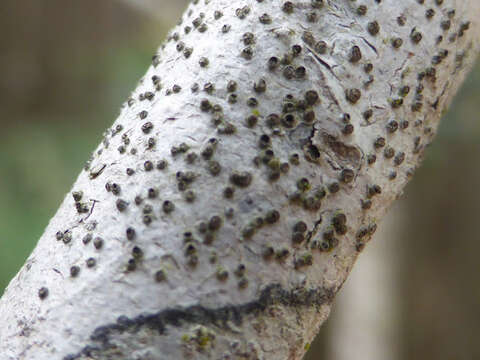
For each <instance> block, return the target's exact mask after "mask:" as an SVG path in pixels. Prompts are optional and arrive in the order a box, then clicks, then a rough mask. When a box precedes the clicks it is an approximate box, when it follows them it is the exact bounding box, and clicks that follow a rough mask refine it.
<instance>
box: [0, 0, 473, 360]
mask: <svg viewBox="0 0 480 360" xmlns="http://www.w3.org/2000/svg"><path fill="white" fill-rule="evenodd" d="M421 2H422V1H417V0H404V1H389V0H384V1H378V0H363V1H350V0H336V1H333V0H324V1H310V0H309V1H294V2H293V4H292V5H293V6H292V8H291V9H290V8H289V7H288V3H289V2H284V1H274V0H264V1H254V0H242V1H236V2H231V1H227V0H211V1H207V0H205V1H204V0H202V1H194V3H193V4H192V5H190V6H189V8H188V9H187V11H186V13H185V15H184V16H183V19H182V23H181V24H180V25H179V26H178V27H177V28H175V29H174V30H172V32H171V33H170V36H169V38H168V41H167V42H166V43H165V44H164V45H163V46H162V47H161V49H160V50H159V51H158V55H157V56H155V57H154V63H153V66H152V67H151V68H150V69H149V70H148V71H147V73H146V75H145V77H144V78H143V79H142V81H141V82H140V84H139V86H138V88H137V89H136V90H135V91H134V93H133V94H132V96H131V99H129V101H128V102H127V103H126V104H125V106H124V107H123V109H122V111H121V113H120V116H119V117H118V119H117V120H116V121H115V123H114V124H113V126H112V128H111V129H109V130H108V131H107V132H106V134H105V139H104V141H103V142H102V144H101V145H100V146H99V147H98V148H97V149H96V150H95V152H94V153H93V155H92V157H91V160H90V161H89V163H88V164H87V166H86V168H85V170H84V171H82V173H81V174H80V176H79V178H78V180H77V181H76V183H75V184H74V185H73V188H72V193H70V194H68V195H67V196H66V198H65V200H64V202H63V204H62V205H61V206H60V208H59V210H58V212H57V214H56V215H55V216H54V218H53V219H52V220H51V221H50V223H49V225H48V227H47V228H46V230H45V233H44V235H43V236H42V237H41V239H40V240H39V242H38V245H37V247H36V248H35V250H34V251H33V253H32V254H31V256H30V257H29V259H28V260H27V262H26V264H25V266H24V267H23V268H22V269H21V270H20V272H19V273H18V274H17V275H16V277H15V278H14V279H13V280H12V281H11V283H10V285H9V286H8V288H7V290H6V291H5V294H4V295H3V297H2V299H1V300H0V322H1V324H2V326H1V327H0V354H1V359H2V360H3V359H15V360H18V359H40V360H41V359H70V360H72V359H92V358H93V359H181V358H189V357H190V358H195V359H292V360H293V359H301V358H302V356H303V354H304V353H305V351H306V349H308V347H309V343H310V342H311V341H312V339H313V337H314V336H315V334H316V333H317V332H318V329H319V327H320V326H321V324H322V323H323V322H324V321H325V319H326V318H327V316H328V313H329V309H330V305H331V302H332V300H333V298H334V296H335V294H336V293H337V291H338V290H339V289H340V288H341V286H342V284H343V282H344V281H345V278H346V277H347V275H348V273H349V271H350V269H351V267H352V266H353V264H354V262H355V259H356V257H357V255H358V253H359V252H360V251H361V249H362V248H363V246H364V244H365V243H366V242H367V241H368V239H369V238H370V237H371V235H372V234H373V232H374V230H375V228H376V224H377V222H378V221H379V220H380V219H381V218H382V217H383V216H384V214H385V212H386V210H387V209H388V207H389V206H390V204H391V203H392V201H393V200H395V199H396V198H397V197H398V196H400V195H401V193H402V189H403V188H404V186H405V184H406V183H407V181H408V180H409V179H410V177H411V176H412V174H413V172H414V169H415V168H416V167H417V166H418V164H419V162H420V160H421V158H422V154H423V152H424V149H425V147H426V146H427V145H428V143H429V142H430V141H431V140H432V138H433V136H434V134H435V131H436V128H437V125H438V122H439V119H440V116H441V114H442V113H443V111H444V110H445V108H446V107H447V106H448V104H449V103H450V101H451V99H452V97H453V96H454V94H455V93H456V90H457V89H458V87H459V86H460V84H461V82H462V80H463V78H464V76H465V74H466V72H467V71H468V70H469V68H470V67H471V64H472V63H473V61H474V60H475V57H476V54H477V52H478V48H479V42H478V34H479V28H478V24H477V22H476V20H477V18H478V17H479V16H480V4H479V3H478V2H477V1H476V0H465V1H460V0H458V1H455V0H444V1H441V0H436V1H433V0H425V3H424V4H421ZM285 4H287V6H285ZM312 4H317V5H318V7H316V8H315V7H314V5H312ZM362 6H366V8H363V7H362ZM429 9H431V10H432V11H429ZM365 10H366V11H365ZM312 13H315V15H312ZM426 13H429V14H430V15H432V16H426ZM264 14H267V15H266V16H265V15H264ZM375 21H376V22H377V23H378V25H379V31H378V34H371V33H370V32H369V30H368V29H370V30H372V29H374V28H375V26H373V25H371V23H372V22H375ZM369 24H370V25H369ZM467 24H468V26H467ZM467 28H468V29H467ZM417 32H418V33H421V40H420V36H419V35H418V34H417ZM460 35H461V36H460ZM439 37H441V39H440V38H439ZM399 39H401V40H402V42H400V40H399ZM415 39H416V40H420V41H419V42H416V41H414V40H415ZM321 41H324V42H325V44H323V43H321ZM296 45H299V46H300V47H298V46H296ZM325 45H326V48H325ZM354 46H357V47H358V48H353V47H354ZM396 46H397V47H396ZM352 48H353V52H354V56H353V58H352ZM358 50H359V51H360V52H361V58H359V57H360V56H359V52H358ZM295 52H297V53H296V54H293V53H295ZM271 57H277V58H278V59H279V63H278V66H276V67H275V68H273V69H269V66H268V63H269V59H270V58H271ZM203 58H205V59H203ZM206 59H207V60H206ZM282 59H284V60H285V61H282ZM369 63H371V64H372V67H371V69H368V67H366V64H369ZM366 70H367V71H366ZM262 80H264V81H265V89H264V88H263V87H264V86H263V81H262ZM229 81H235V82H236V86H235V87H234V86H233V85H232V84H230V86H229V85H228V83H229ZM254 83H256V84H257V86H256V89H254ZM352 89H357V90H354V91H352ZM310 90H314V91H316V92H317V93H318V95H319V100H318V101H314V100H315V99H314V98H313V95H312V94H313V93H311V92H310V93H308V95H307V92H308V91H310ZM407 90H408V91H407ZM233 94H234V95H233ZM289 94H290V95H292V97H293V99H291V98H290V99H289V100H285V97H286V96H287V95H289ZM232 95H233V96H232ZM306 95H307V97H308V98H309V101H310V102H311V103H310V104H306V102H305V101H304V99H305V98H306ZM356 95H360V98H359V99H354V97H355V96H356ZM251 98H255V101H254V100H252V99H251ZM235 100H236V101H235ZM415 104H417V105H415ZM420 104H421V106H420ZM282 110H284V111H285V113H282ZM369 110H371V116H370V117H369V116H365V114H366V112H367V114H368V111H369ZM312 112H314V114H315V119H312V118H311V115H312ZM270 114H278V116H279V117H280V118H282V120H281V121H280V122H279V123H278V124H277V123H276V122H275V121H276V120H275V119H276V117H275V116H269V115H270ZM343 114H349V116H345V115H343ZM252 115H254V116H255V117H256V120H257V122H256V124H255V125H253V123H251V124H250V125H249V126H247V121H246V119H247V118H248V117H249V116H252ZM287 115H288V116H287ZM290 115H291V116H290ZM304 119H306V120H304ZM393 121H394V122H393ZM407 121H408V127H407V126H406V125H407ZM272 123H273V124H272ZM346 125H352V126H353V133H350V132H351V130H352V127H351V126H346ZM397 125H398V129H397ZM262 135H268V138H267V137H265V136H263V137H262ZM213 138H214V139H216V140H215V144H216V145H215V146H211V142H210V139H213ZM379 138H382V139H383V140H379ZM267 139H269V142H267V141H264V142H263V143H262V140H267ZM383 142H385V145H383ZM183 143H184V144H186V145H187V147H188V150H186V152H182V149H183V150H185V149H186V148H184V147H183V145H182V144H183ZM374 143H376V144H377V147H375V146H374ZM209 144H210V145H209ZM209 146H210V147H211V148H212V149H213V151H212V152H211V154H210V153H209V152H208V148H209ZM267 150H272V151H273V153H271V152H269V151H267ZM193 153H195V155H196V156H195V155H192V154H193ZM294 154H297V155H298V164H297V162H296V161H292V156H293V155H294ZM373 155H375V156H376V161H375V162H372V159H373ZM162 159H165V160H166V161H167V163H168V166H166V167H165V168H164V169H162V170H161V169H158V168H157V164H158V163H159V162H160V161H161V160H162ZM369 160H370V161H369ZM148 161H151V162H152V163H153V169H151V170H149V163H146V162H148ZM286 164H289V165H288V166H287V165H286ZM301 179H306V180H308V184H306V182H305V181H303V180H302V181H300V180H301ZM332 184H334V186H332ZM299 185H300V186H299ZM337 185H338V186H337ZM227 187H228V188H231V189H234V194H233V196H232V197H230V198H227V197H225V195H224V190H225V188H227ZM335 187H338V191H334V188H335ZM300 188H302V189H303V190H302V191H300V190H299V189H300ZM323 189H325V193H323ZM107 190H108V191H107ZM375 190H376V191H375ZM76 192H81V193H82V196H81V199H80V194H78V193H76ZM295 193H297V194H296V195H295V196H293V195H294V194H295ZM72 195H75V198H76V200H78V201H77V202H78V204H75V202H76V200H74V197H73V196H72ZM136 197H139V198H137V200H138V199H142V201H141V202H140V201H136ZM369 198H370V199H369ZM368 200H370V201H372V203H371V206H370V207H369V206H365V202H366V201H368ZM166 201H168V202H169V203H165V202H166ZM172 204H173V206H172ZM78 210H80V212H79V211H78ZM300 221H303V222H304V224H305V225H306V229H305V231H302V232H300V233H298V232H297V233H296V234H294V229H298V228H301V227H302V226H301V225H296V224H297V223H298V222H300ZM202 223H203V224H202ZM302 225H303V224H302ZM128 228H132V229H134V231H135V235H134V236H130V235H131V234H132V232H130V233H129V235H128V236H127V229H128ZM204 228H206V230H205V229H204ZM204 230H205V231H204ZM302 235H303V236H302ZM129 238H130V239H129ZM89 239H90V240H89ZM292 239H293V240H292ZM84 240H85V241H84ZM87 240H89V241H87ZM294 240H296V241H294ZM322 248H323V251H322ZM91 259H94V261H95V263H94V265H93V266H92V260H91ZM87 263H88V264H89V265H90V266H88V265H87ZM159 271H161V273H158V272H159ZM72 274H73V275H72ZM160 275H161V276H160ZM157 276H158V278H157Z"/></svg>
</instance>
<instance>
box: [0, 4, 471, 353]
mask: <svg viewBox="0 0 480 360" xmlns="http://www.w3.org/2000/svg"><path fill="white" fill-rule="evenodd" d="M135 3H136V4H137V5H138V6H136V5H135ZM148 3H149V2H148V1H147V0H131V1H130V5H127V1H120V0H104V1H98V0H82V1H65V0H48V1H38V0H22V1H18V0H2V5H1V9H0V10H1V11H0V31H1V32H0V33H1V34H2V36H1V37H0V49H1V50H0V109H2V115H1V117H0V129H1V131H0V293H1V292H2V291H3V289H4V287H5V286H6V285H7V284H8V281H9V279H10V278H11V277H12V276H13V275H14V274H15V273H16V272H17V271H18V269H19V268H20V267H21V265H22V264H23V262H24V261H25V259H26V258H27V256H28V255H29V253H30V252H31V250H32V248H33V247H34V245H35V243H36V241H37V240H38V238H39V237H40V235H41V234H42V232H43V230H44V228H45V226H46V224H47V223H48V221H49V219H50V218H51V217H52V216H53V214H54V213H55V211H56V209H57V207H58V206H59V204H60V202H61V201H62V199H63V197H64V195H65V193H66V192H67V191H68V190H69V189H70V186H71V184H72V183H73V181H74V180H75V178H76V176H77V175H78V173H79V171H80V169H81V167H82V165H83V163H84V161H85V160H86V159H87V158H88V155H89V153H90V152H91V151H92V150H93V149H94V148H95V147H96V145H97V144H98V143H99V141H100V140H101V134H102V132H103V131H104V130H105V129H106V128H107V127H108V126H110V124H111V123H112V122H113V120H114V119H115V117H116V116H117V114H118V109H119V107H120V105H121V104H122V102H123V101H124V100H125V99H126V98H127V96H128V95H129V93H130V91H132V90H133V89H134V88H135V85H136V82H137V81H138V79H139V78H140V77H141V76H142V75H143V74H144V72H145V70H146V69H147V67H148V65H149V64H150V62H151V56H152V54H153V53H155V51H156V49H157V47H158V45H159V43H160V41H162V40H163V38H164V36H165V33H166V31H167V30H168V29H169V28H170V26H172V25H173V23H174V22H175V21H176V19H178V17H179V15H180V13H181V11H182V9H183V8H184V7H185V5H186V1H185V0H182V1H179V0H176V1H173V0H159V1H156V2H155V1H153V2H152V4H154V5H153V6H156V7H157V8H161V9H160V11H158V12H157V13H161V15H162V18H160V17H154V16H152V13H155V12H153V11H148ZM132 4H133V5H132ZM145 6H147V7H145ZM145 9H147V11H145ZM165 19H167V20H165ZM479 91H480V66H477V67H476V69H475V70H474V72H473V73H472V74H471V75H470V76H469V77H468V79H467V81H466V83H465V85H464V87H463V89H462V91H461V93H460V94H459V95H458V96H457V98H456V100H455V103H454V105H453V106H452V107H451V108H450V110H449V112H448V115H447V116H446V118H445V119H443V122H442V125H441V127H440V132H439V134H438V136H437V139H436V141H435V142H434V144H433V145H432V146H431V148H430V149H429V150H428V152H427V157H426V160H425V162H424V164H423V167H422V168H421V169H420V170H419V171H418V172H417V174H416V176H415V177H414V180H413V181H412V182H411V184H409V186H408V188H407V189H406V192H405V196H404V198H403V199H402V200H401V201H400V205H399V206H398V208H396V209H395V211H394V213H393V215H391V221H393V222H394V223H396V226H395V231H394V233H392V232H391V231H390V233H389V230H388V229H384V231H383V234H382V235H381V236H377V237H376V239H375V240H374V242H373V243H372V244H370V245H369V246H368V247H367V249H366V250H365V252H366V253H368V252H369V251H370V248H371V247H373V246H376V245H375V243H378V242H385V243H387V244H388V243H390V244H393V242H395V248H394V250H392V249H390V250H388V251H390V252H389V253H385V258H387V257H392V256H393V257H394V258H395V259H396V260H395V264H397V265H396V266H398V271H396V272H395V277H394V278H392V279H394V280H392V281H394V284H393V285H394V287H395V309H393V308H392V312H395V314H398V316H397V317H396V318H395V320H392V321H391V324H389V326H390V328H392V327H394V328H395V334H396V335H395V349H394V348H393V347H392V348H391V349H390V354H389V356H388V359H395V358H398V359H405V358H408V359H436V360H443V359H445V360H447V359H449V360H450V359H455V360H457V359H480V344H479V342H478V337H479V336H480V283H479V281H478V279H477V274H479V269H480V267H479V260H478V258H479V256H478V253H479V252H480V236H479V234H478V228H477V227H476V225H477V224H478V223H477V222H478V219H477V218H478V216H479V215H480V211H479V210H480V205H479V204H480V191H479V186H480V185H479V184H480V170H479V167H478V163H479V161H478V157H479V156H480V122H479V120H478V115H477V114H478V112H479V111H480V107H479V98H480V96H479ZM392 219H393V220H392ZM371 251H373V250H371ZM380 255H381V253H380ZM382 256H383V255H382ZM387 264H388V262H387ZM360 265H361V264H359V266H360ZM387 266H388V265H387ZM392 266H393V265H392ZM374 271H377V272H383V271H385V268H382V266H380V265H379V266H378V267H375V268H374ZM349 281H350V280H349ZM349 281H347V283H346V285H345V287H349V286H351V285H350V282H349ZM356 281H359V282H360V281H362V280H356ZM391 285H392V284H391ZM345 291H346V290H345ZM375 291H377V292H378V294H371V296H377V295H379V296H381V295H382V292H383V293H384V294H385V293H386V291H387V290H385V289H384V290H382V288H381V287H379V288H378V289H376V290H375ZM342 293H343V290H342ZM342 293H340V295H339V297H341V296H342ZM346 296H347V295H346V294H345V297H346ZM391 305H392V306H393V302H392V304H391ZM340 311H342V312H343V313H346V312H348V311H352V310H351V309H350V310H348V308H347V310H345V308H341V310H338V312H340ZM336 316H337V314H336V310H334V311H333V314H332V317H331V319H330V320H329V322H328V324H327V326H326V327H325V328H324V329H323V330H322V332H321V335H320V336H319V339H318V341H317V342H316V343H315V344H314V345H313V346H312V351H311V352H310V354H309V359H310V360H313V359H340V358H342V357H341V356H340V355H336V356H334V355H332V354H334V353H335V351H332V348H333V347H335V346H340V347H341V346H352V347H356V346H357V345H356V344H355V341H354V340H353V339H345V341H343V340H342V342H341V344H340V345H335V344H334V343H335V341H332V337H334V336H333V335H332V334H336V333H338V330H334V326H333V325H332V323H335V322H336V321H337V320H336ZM372 316H373V317H381V316H383V315H382V314H381V313H374V314H372V315H371V316H370V317H372ZM0 326H1V325H0ZM361 331H369V330H368V329H367V327H366V326H365V327H364V328H363V330H361ZM341 332H342V331H341ZM342 333H345V331H343V332H342ZM375 339H377V340H378V342H379V346H380V345H381V342H382V338H381V335H379V336H378V337H374V340H373V341H374V342H375ZM342 343H343V345H342ZM383 346H385V344H383ZM387 352H388V351H387ZM363 358H365V359H367V358H368V359H369V360H374V359H375V356H373V355H371V354H370V355H368V356H365V357H362V355H361V354H360V353H358V354H357V356H355V359H363ZM376 358H381V357H379V356H378V353H377V357H376ZM342 359H343V358H342Z"/></svg>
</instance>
